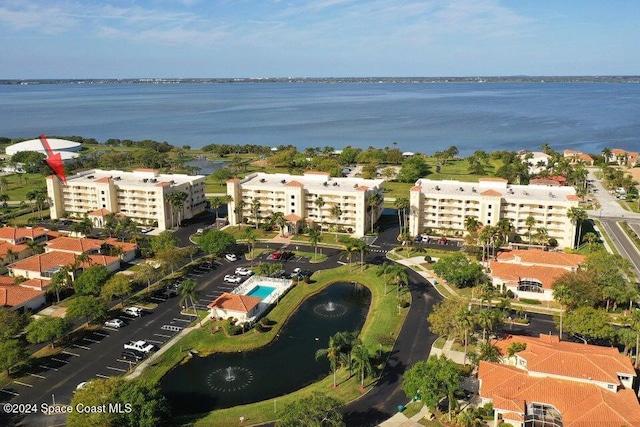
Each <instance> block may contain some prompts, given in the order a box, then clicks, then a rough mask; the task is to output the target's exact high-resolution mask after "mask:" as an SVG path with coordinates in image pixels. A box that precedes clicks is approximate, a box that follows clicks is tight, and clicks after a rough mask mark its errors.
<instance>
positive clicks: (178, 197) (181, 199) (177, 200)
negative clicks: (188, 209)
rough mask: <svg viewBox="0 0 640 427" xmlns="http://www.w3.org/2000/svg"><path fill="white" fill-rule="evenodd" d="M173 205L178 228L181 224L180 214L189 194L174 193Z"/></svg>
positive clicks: (182, 192)
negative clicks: (176, 214)
mask: <svg viewBox="0 0 640 427" xmlns="http://www.w3.org/2000/svg"><path fill="white" fill-rule="evenodd" d="M174 194H175V196H174V199H173V205H174V206H175V208H176V209H177V210H178V227H180V224H181V223H182V214H183V213H184V204H185V202H186V201H187V199H188V198H189V194H188V193H187V192H185V191H178V192H177V193H174Z"/></svg>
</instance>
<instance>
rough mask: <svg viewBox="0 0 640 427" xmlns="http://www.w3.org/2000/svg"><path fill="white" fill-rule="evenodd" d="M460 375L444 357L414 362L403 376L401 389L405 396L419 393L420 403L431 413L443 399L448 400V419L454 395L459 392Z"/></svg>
mask: <svg viewBox="0 0 640 427" xmlns="http://www.w3.org/2000/svg"><path fill="white" fill-rule="evenodd" d="M461 381H462V375H461V374H460V371H459V370H458V367H457V365H456V364H455V362H453V361H452V360H449V359H447V358H446V357H444V356H440V357H434V356H431V357H429V359H427V360H426V361H425V360H421V361H419V362H416V363H415V364H414V365H413V366H412V367H411V368H409V369H408V370H407V371H406V372H405V373H404V375H403V378H402V388H403V390H404V392H405V393H406V395H407V396H409V397H413V396H415V395H417V394H418V392H420V394H421V395H422V401H423V402H424V403H425V405H427V406H428V407H429V408H430V409H431V410H432V411H433V410H435V409H436V408H437V406H438V403H439V402H440V401H441V400H442V399H444V398H448V400H449V418H451V411H452V409H453V405H454V403H455V401H456V400H455V395H456V393H458V392H459V391H460V390H461V386H460V383H461Z"/></svg>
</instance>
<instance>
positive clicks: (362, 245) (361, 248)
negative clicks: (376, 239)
mask: <svg viewBox="0 0 640 427" xmlns="http://www.w3.org/2000/svg"><path fill="white" fill-rule="evenodd" d="M356 249H357V251H358V253H359V254H360V269H361V270H363V271H364V256H365V254H366V253H367V252H369V245H367V242H365V241H364V240H358V243H356Z"/></svg>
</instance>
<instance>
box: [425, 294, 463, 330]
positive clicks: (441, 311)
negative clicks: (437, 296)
mask: <svg viewBox="0 0 640 427" xmlns="http://www.w3.org/2000/svg"><path fill="white" fill-rule="evenodd" d="M466 306H467V303H466V302H465V301H464V300H463V299H461V298H447V299H444V300H442V302H439V303H438V304H435V305H434V306H433V310H431V314H429V316H428V320H429V330H430V331H431V332H432V333H434V334H435V335H439V336H442V337H448V338H457V337H459V336H461V335H464V331H463V333H462V334H461V333H460V332H461V329H460V325H462V322H457V321H456V317H455V315H454V313H458V312H460V311H461V310H462V309H464V308H465V307H466Z"/></svg>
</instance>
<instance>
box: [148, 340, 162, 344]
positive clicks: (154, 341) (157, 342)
mask: <svg viewBox="0 0 640 427" xmlns="http://www.w3.org/2000/svg"><path fill="white" fill-rule="evenodd" d="M147 341H149V342H152V343H154V344H164V341H158V340H147Z"/></svg>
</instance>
